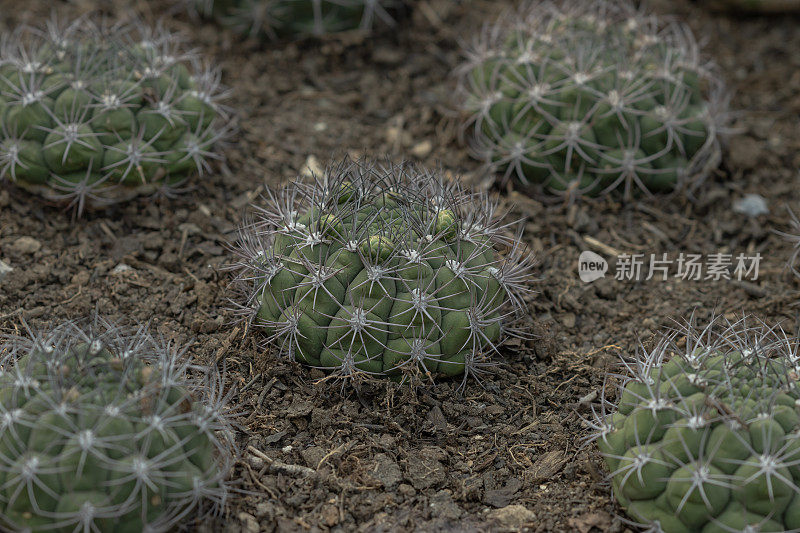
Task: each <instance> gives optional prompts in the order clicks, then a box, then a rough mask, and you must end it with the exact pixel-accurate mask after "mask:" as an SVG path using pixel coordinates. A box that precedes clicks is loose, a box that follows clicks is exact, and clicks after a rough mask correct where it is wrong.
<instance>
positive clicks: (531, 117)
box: [458, 0, 727, 199]
mask: <svg viewBox="0 0 800 533" xmlns="http://www.w3.org/2000/svg"><path fill="white" fill-rule="evenodd" d="M465 53H466V62H465V63H464V64H463V65H462V66H461V67H460V68H459V70H458V77H459V80H460V93H461V98H460V100H461V107H462V111H463V113H464V117H465V122H464V133H465V134H466V135H467V136H468V138H469V145H470V148H471V150H472V152H473V155H474V156H475V157H477V158H479V159H481V160H483V161H484V162H486V163H487V164H488V165H490V166H491V168H492V170H493V171H495V172H500V173H502V175H503V181H505V180H507V179H508V178H511V177H515V178H517V179H518V180H519V181H521V182H522V183H524V184H531V185H534V186H535V188H537V189H543V190H545V191H547V192H550V193H556V194H559V195H568V196H571V197H574V196H578V195H581V194H602V193H606V192H609V191H612V190H619V191H621V192H622V194H623V196H624V198H626V199H629V198H631V197H632V196H633V195H634V193H635V192H636V191H637V190H641V191H644V192H645V193H654V192H659V191H673V190H675V189H679V188H682V187H684V186H686V185H695V184H697V183H698V182H699V181H700V180H702V179H703V178H704V177H705V176H706V175H707V174H708V173H709V171H710V170H711V169H713V168H715V167H716V165H717V164H718V162H719V159H720V148H719V140H718V137H719V134H720V127H721V125H722V123H723V120H724V118H725V107H726V103H727V100H726V98H725V95H724V90H723V87H722V83H721V82H720V80H719V79H718V78H717V77H716V76H715V74H714V66H713V65H712V64H711V63H708V62H706V61H704V60H703V58H702V57H701V56H700V53H699V50H698V46H697V44H696V42H695V41H694V38H693V37H692V35H691V32H690V31H689V30H688V28H686V27H685V26H682V25H680V24H677V23H667V24H663V23H661V22H660V21H658V20H656V19H655V18H654V17H652V16H649V15H646V14H643V13H641V12H640V11H638V10H637V9H636V8H634V7H633V6H632V5H631V4H628V3H627V2H625V1H623V2H607V1H605V0H591V1H588V2H583V1H570V0H564V1H555V2H551V1H545V2H528V3H526V4H525V5H524V7H523V9H521V10H519V11H518V12H513V13H509V14H507V15H506V16H504V17H501V19H500V20H499V21H498V22H496V23H494V24H492V25H489V26H487V27H485V28H484V31H483V32H482V34H481V35H480V37H479V38H478V39H476V40H475V42H474V43H473V44H472V45H471V46H470V47H468V48H467V49H466V52H465Z"/></svg>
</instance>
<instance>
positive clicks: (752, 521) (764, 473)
mask: <svg viewBox="0 0 800 533" xmlns="http://www.w3.org/2000/svg"><path fill="white" fill-rule="evenodd" d="M718 322H719V321H717V320H715V321H712V323H711V324H710V325H709V326H707V327H706V328H705V329H703V330H698V329H696V328H695V327H689V326H687V327H686V328H684V330H683V331H678V332H677V333H675V334H673V335H669V336H666V337H665V338H664V339H663V341H662V342H661V343H659V344H658V345H657V347H656V348H655V349H654V350H652V351H645V350H642V351H640V353H639V354H637V356H636V357H635V358H634V359H633V360H632V361H627V362H626V363H625V367H626V368H627V374H628V375H627V376H625V379H626V380H627V381H625V382H624V383H623V384H622V385H621V386H620V388H619V398H618V403H617V405H616V407H615V408H614V409H612V411H613V412H609V413H606V406H605V405H604V406H603V408H602V410H601V412H600V413H598V416H597V417H596V420H595V421H594V422H593V423H592V425H593V426H594V427H595V429H596V433H595V435H594V436H593V438H594V439H596V442H597V444H598V446H599V448H600V451H601V452H602V454H603V455H604V457H605V461H606V464H607V466H608V468H609V470H610V471H611V484H612V487H613V490H614V495H615V496H616V499H617V501H618V502H619V503H620V505H622V507H623V508H625V510H626V512H627V513H628V515H630V516H631V518H633V519H634V520H635V521H637V522H640V523H644V524H647V525H649V526H650V527H651V528H652V529H651V530H652V531H663V532H665V533H689V532H692V531H700V532H702V533H723V532H731V531H748V532H749V531H751V532H755V531H798V530H800V388H799V387H798V375H799V373H800V353H798V349H797V348H798V340H797V339H796V338H789V337H787V336H785V335H783V334H782V333H780V334H779V333H778V332H777V331H776V330H773V329H770V328H768V327H766V326H763V325H758V326H752V325H750V324H748V323H747V321H745V320H742V321H740V322H737V323H735V324H724V325H722V324H720V323H718ZM723 326H724V327H723ZM606 392H608V391H606ZM604 401H605V400H604ZM606 415H607V416H606Z"/></svg>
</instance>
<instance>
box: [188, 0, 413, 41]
mask: <svg viewBox="0 0 800 533" xmlns="http://www.w3.org/2000/svg"><path fill="white" fill-rule="evenodd" d="M185 1H187V2H189V5H190V8H191V10H192V11H194V12H197V13H199V14H200V15H201V16H204V17H215V18H218V19H219V20H220V21H221V22H222V23H223V24H226V25H228V26H230V27H231V28H233V29H234V30H236V31H238V32H240V33H244V34H246V35H249V36H251V37H267V38H278V37H298V36H299V37H302V36H321V35H327V34H331V33H337V32H341V31H346V30H370V29H372V28H373V26H374V25H375V24H376V23H383V24H385V25H392V24H394V19H393V18H392V14H391V11H392V10H393V9H394V8H396V7H398V6H399V5H400V2H399V0H185Z"/></svg>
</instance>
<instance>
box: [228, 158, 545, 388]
mask: <svg viewBox="0 0 800 533" xmlns="http://www.w3.org/2000/svg"><path fill="white" fill-rule="evenodd" d="M507 231H508V228H507V227H506V226H502V225H500V224H499V223H498V222H497V220H496V219H495V214H494V205H493V204H492V203H491V202H490V201H489V200H488V198H486V197H484V196H481V195H470V194H467V193H465V192H463V191H461V190H460V189H458V188H457V187H456V186H454V185H451V184H449V183H447V182H445V181H444V180H443V179H442V177H441V176H440V175H438V174H437V173H435V172H428V171H425V170H422V169H418V168H414V167H410V166H395V165H391V164H387V165H386V166H380V165H377V164H372V163H369V162H366V161H360V162H352V161H349V160H346V161H344V162H342V163H340V164H338V165H334V166H332V167H331V168H329V169H328V170H327V171H326V173H325V176H324V177H320V178H319V179H318V180H317V181H316V182H313V183H303V182H298V183H295V184H292V185H291V186H289V187H287V188H286V189H284V190H283V191H282V192H279V193H276V194H273V195H271V196H270V200H269V201H268V205H267V206H266V207H262V208H260V209H259V210H258V212H257V214H256V217H255V220H254V221H253V222H252V223H251V224H249V225H246V226H245V227H244V228H243V230H242V232H241V235H240V239H239V246H238V250H239V253H240V255H241V257H242V260H241V262H240V264H239V267H240V270H239V276H238V278H239V281H240V282H243V284H244V285H245V293H246V295H247V296H246V300H247V305H246V308H247V310H248V313H249V316H250V318H251V320H252V321H253V323H254V324H255V325H257V326H259V327H260V328H261V329H263V330H264V331H265V332H266V333H267V334H268V335H269V338H270V340H271V341H272V343H273V344H274V345H276V346H277V347H278V349H279V350H280V352H281V353H282V354H284V355H286V356H288V357H290V358H292V359H295V360H298V361H301V362H303V363H306V364H308V365H311V366H314V367H319V368H323V369H326V370H329V371H332V372H334V373H336V374H337V375H339V376H343V377H345V378H347V377H354V376H356V375H359V374H361V375H367V374H372V375H382V374H388V375H392V376H400V375H401V374H404V372H406V371H415V372H416V371H422V372H427V373H430V374H431V375H434V374H445V375H449V376H456V375H469V374H478V373H480V371H481V370H482V369H483V368H485V367H486V366H488V365H490V364H491V359H492V357H493V355H495V352H496V351H497V347H498V345H499V343H500V342H501V341H502V339H503V337H504V334H505V333H506V332H507V329H508V328H507V327H506V326H507V324H508V323H509V322H510V321H511V320H512V319H513V318H514V317H515V315H516V313H517V312H519V311H520V310H521V309H522V305H523V302H522V296H523V295H524V293H525V291H526V288H525V282H526V280H527V277H528V267H529V265H530V261H531V258H530V256H528V255H527V254H526V252H525V251H524V249H523V247H522V245H521V244H520V243H519V241H518V240H516V239H515V238H514V236H513V235H509V234H507ZM499 252H505V253H504V254H502V255H501V254H500V253H499Z"/></svg>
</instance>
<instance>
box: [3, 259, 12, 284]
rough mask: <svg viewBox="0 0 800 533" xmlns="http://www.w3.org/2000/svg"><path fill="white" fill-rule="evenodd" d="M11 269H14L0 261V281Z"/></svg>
mask: <svg viewBox="0 0 800 533" xmlns="http://www.w3.org/2000/svg"><path fill="white" fill-rule="evenodd" d="M12 270H14V269H13V268H11V266H10V265H9V264H8V263H5V262H3V261H0V281H3V278H4V277H6V275H7V274H8V273H9V272H11V271H12Z"/></svg>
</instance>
